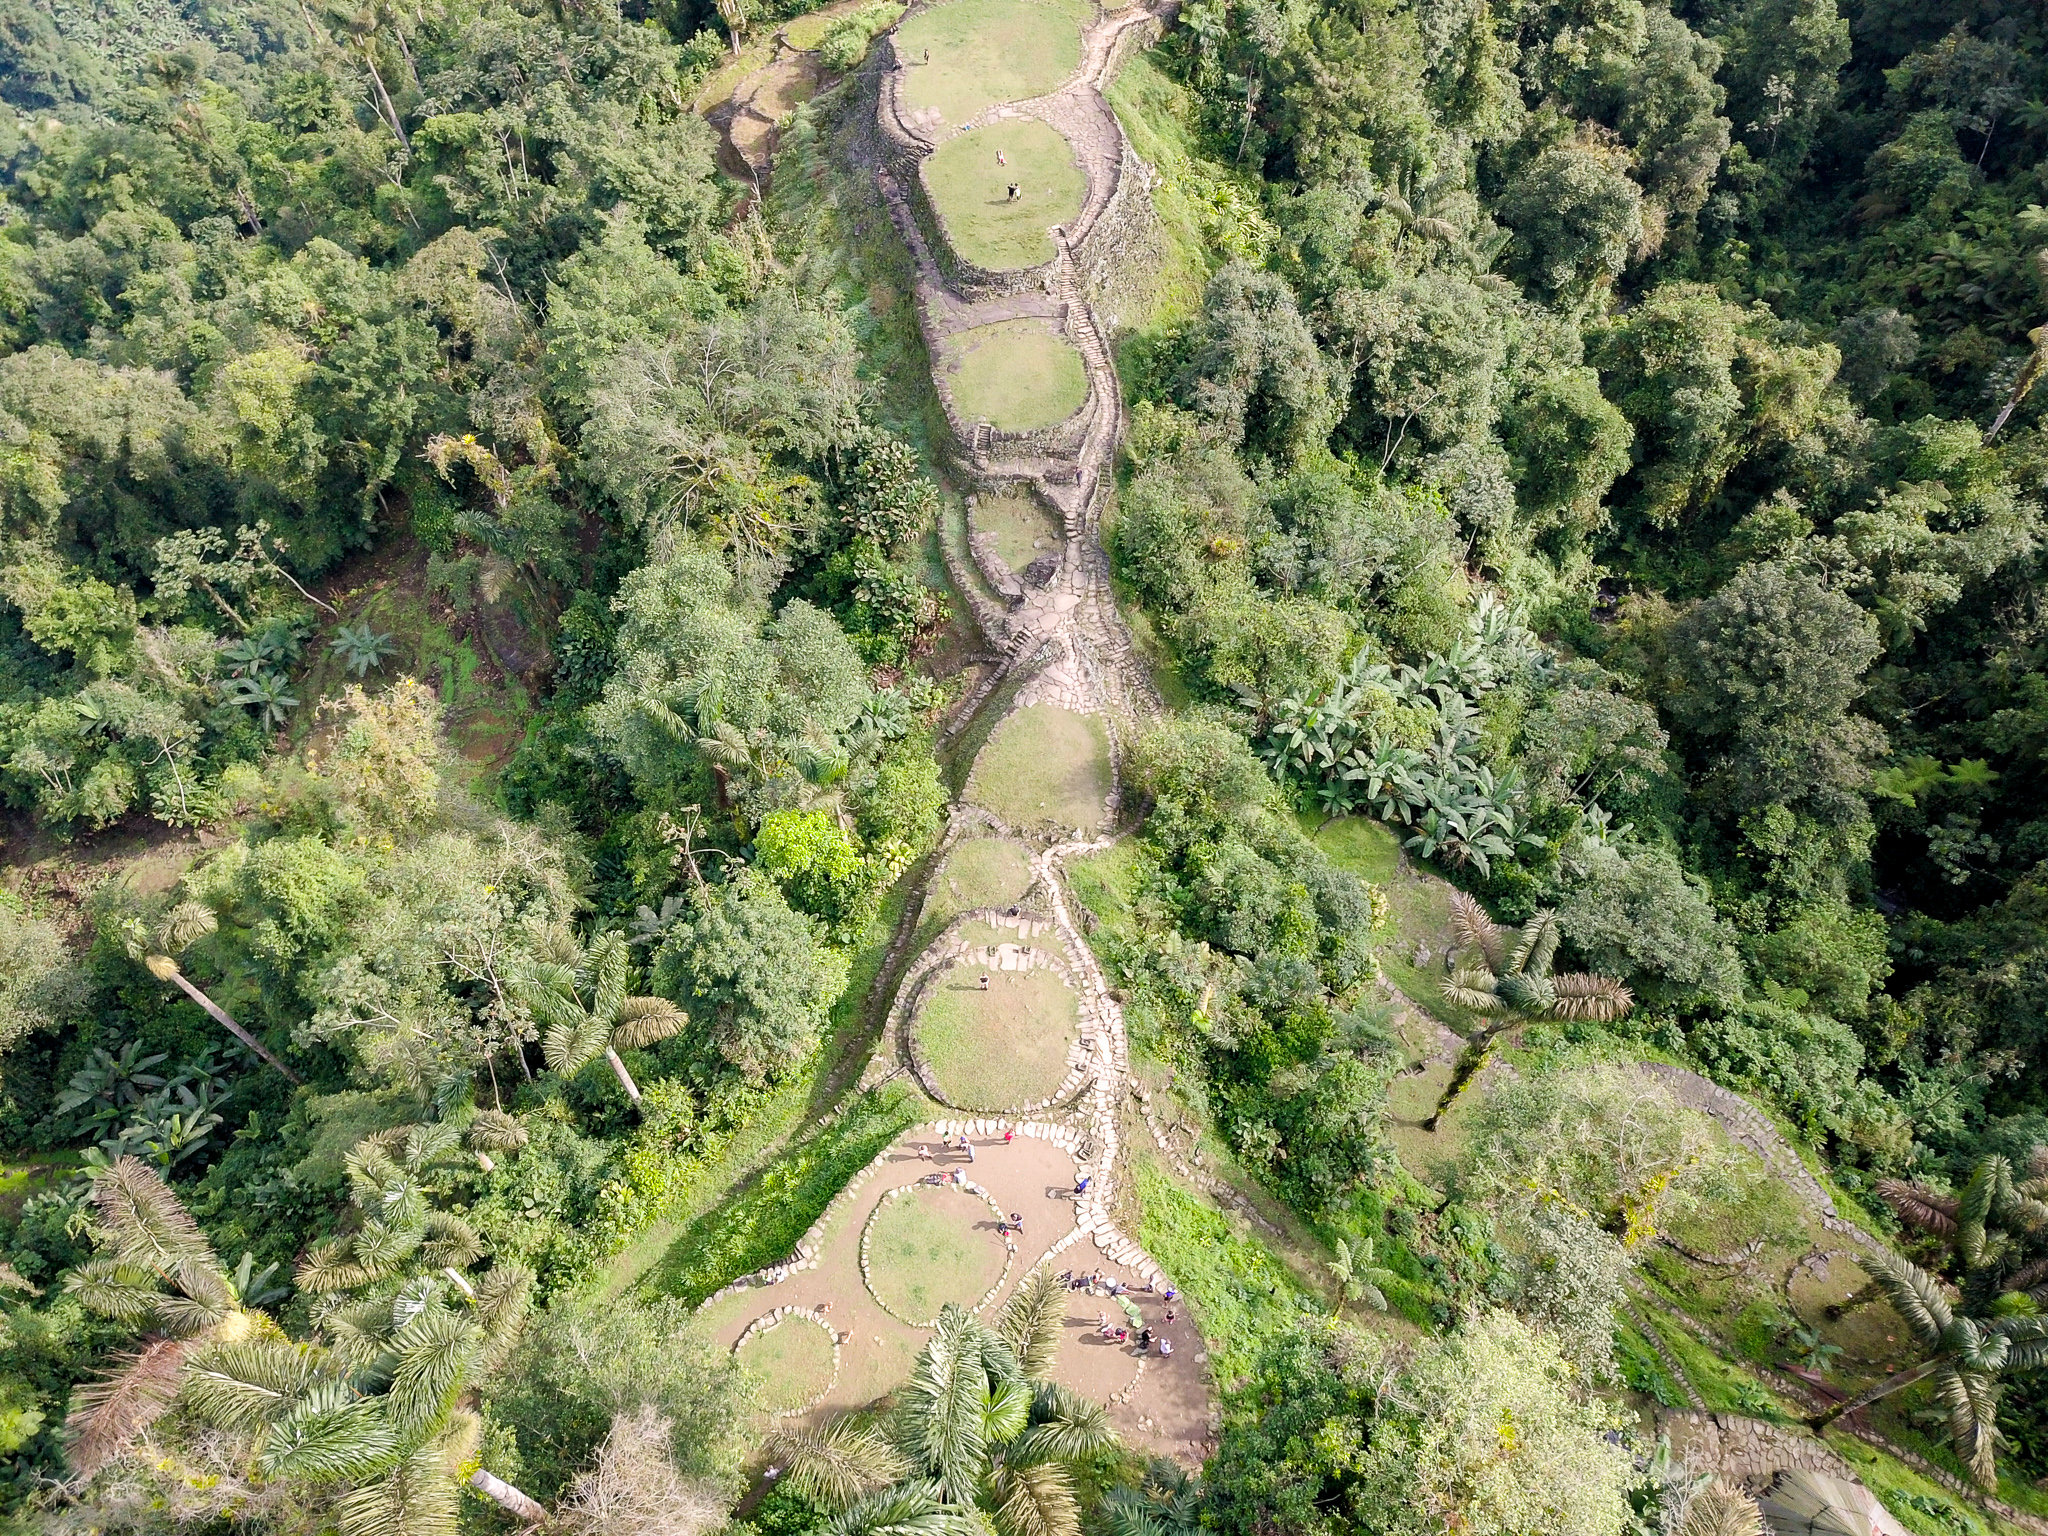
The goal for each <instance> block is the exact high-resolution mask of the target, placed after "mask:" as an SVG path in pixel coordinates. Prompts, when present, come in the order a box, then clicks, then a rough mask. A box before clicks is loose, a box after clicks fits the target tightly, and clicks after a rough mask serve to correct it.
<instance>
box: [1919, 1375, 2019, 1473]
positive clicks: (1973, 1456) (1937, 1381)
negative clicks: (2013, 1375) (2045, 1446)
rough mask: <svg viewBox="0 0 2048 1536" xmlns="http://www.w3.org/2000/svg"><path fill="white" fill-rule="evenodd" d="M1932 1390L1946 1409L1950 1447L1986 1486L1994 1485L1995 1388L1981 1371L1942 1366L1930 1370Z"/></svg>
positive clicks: (1989, 1378) (1996, 1438)
mask: <svg viewBox="0 0 2048 1536" xmlns="http://www.w3.org/2000/svg"><path fill="white" fill-rule="evenodd" d="M1934 1392H1935V1395H1936V1396H1937V1397H1939V1398H1940V1399H1941V1401H1942V1405H1943V1406H1944V1407H1945V1408H1947V1409H1948V1439H1949V1444H1950V1446H1951V1447H1952V1448H1953V1449H1954V1450H1955V1453H1956V1455H1958V1456H1960V1457H1961V1458H1962V1459H1963V1461H1964V1462H1965V1463H1966V1464H1967V1465H1968V1466H1969V1468H1970V1473H1971V1475H1972V1476H1973V1477H1975V1478H1976V1479H1977V1481H1978V1482H1979V1483H1981V1484H1982V1485H1983V1486H1984V1487H1986V1488H1993V1487H1996V1486H1997V1485H1998V1445H1999V1442H2000V1440H2001V1439H2003V1438H2004V1437H2003V1436H2001V1435H2000V1434H1999V1432H1998V1387H1997V1383H1996V1382H1995V1381H1994V1380H1993V1379H1992V1377H1990V1376H1989V1375H1987V1374H1985V1373H1983V1372H1981V1371H1959V1370H1956V1369H1955V1368H1954V1367H1952V1366H1944V1367H1942V1368H1941V1369H1940V1370H1938V1371H1936V1372H1935V1373H1934Z"/></svg>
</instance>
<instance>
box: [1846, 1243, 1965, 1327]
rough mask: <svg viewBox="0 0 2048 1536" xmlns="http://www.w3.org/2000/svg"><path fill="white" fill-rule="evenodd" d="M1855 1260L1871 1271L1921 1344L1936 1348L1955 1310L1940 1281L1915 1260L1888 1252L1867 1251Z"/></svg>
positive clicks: (1952, 1319)
mask: <svg viewBox="0 0 2048 1536" xmlns="http://www.w3.org/2000/svg"><path fill="white" fill-rule="evenodd" d="M1856 1262H1857V1263H1859V1264H1861V1265H1862V1266H1863V1268H1864V1269H1866V1270H1868V1271H1869V1272H1870V1278H1871V1279H1873V1280H1875V1281H1876V1282H1877V1284H1878V1288H1879V1289H1880V1290H1882V1291H1883V1292H1884V1295H1885V1300H1887V1301H1889V1302H1890V1303H1891V1304H1892V1310H1893V1311H1894V1312H1896V1313H1898V1314H1899V1317H1900V1319H1901V1321H1903V1322H1904V1323H1905V1325H1906V1326H1907V1327H1908V1328H1909V1329H1911V1330H1912V1333H1913V1337H1914V1339H1915V1340H1916V1341H1917V1342H1918V1343H1919V1344H1920V1346H1921V1347H1922V1348H1923V1349H1938V1348H1939V1347H1940V1346H1941V1340H1942V1335H1943V1334H1945V1333H1946V1332H1948V1330H1949V1328H1950V1327H1951V1326H1952V1325H1953V1324H1954V1322H1955V1310H1954V1309H1953V1308H1952V1307H1950V1305H1949V1301H1948V1297H1947V1296H1946V1295H1944V1294H1943V1293H1942V1289H1941V1282H1940V1281H1939V1280H1937V1279H1935V1278H1934V1276H1932V1275H1930V1274H1929V1273H1928V1272H1927V1271H1926V1270H1924V1269H1922V1268H1921V1267H1920V1266H1919V1265H1918V1264H1914V1263H1911V1262H1910V1261H1908V1260H1906V1259H1901V1258H1897V1257H1895V1256H1893V1255H1891V1254H1887V1253H1866V1254H1863V1255H1862V1256H1860V1257H1859V1258H1858V1259H1857V1261H1856Z"/></svg>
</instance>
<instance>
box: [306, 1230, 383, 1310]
mask: <svg viewBox="0 0 2048 1536" xmlns="http://www.w3.org/2000/svg"><path fill="white" fill-rule="evenodd" d="M371 1275H372V1271H371V1270H370V1268H369V1266H367V1265H365V1264H360V1263H358V1262H357V1261H356V1257H355V1245H354V1244H353V1243H351V1242H350V1241H349V1240H348V1239H346V1238H329V1239H327V1240H326V1241H325V1242H321V1243H315V1244H314V1245H313V1246H312V1247H311V1248H308V1249H307V1250H306V1253H305V1257H303V1258H302V1259H300V1260H299V1267H298V1269H297V1270H296V1271H294V1273H293V1276H292V1279H293V1280H294V1282H295V1283H296V1284H297V1285H298V1288H299V1289H300V1290H302V1291H305V1292H306V1293H307V1294H308V1295H312V1296H321V1295H325V1294H327V1293H329V1292H331V1291H346V1290H351V1289H353V1288H354V1287H356V1286H358V1285H362V1284H364V1283H365V1282H367V1281H368V1280H369V1279H370V1278H371Z"/></svg>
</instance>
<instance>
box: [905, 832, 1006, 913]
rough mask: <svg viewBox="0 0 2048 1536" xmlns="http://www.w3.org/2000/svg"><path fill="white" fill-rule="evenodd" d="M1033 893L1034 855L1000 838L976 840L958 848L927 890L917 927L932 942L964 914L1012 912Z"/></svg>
mask: <svg viewBox="0 0 2048 1536" xmlns="http://www.w3.org/2000/svg"><path fill="white" fill-rule="evenodd" d="M1029 889H1031V853H1030V850H1028V849H1027V848H1025V847H1024V845H1023V844H1021V843H1013V842H1010V841H1009V840H1008V839H1006V838H1000V837H973V838H968V839H967V840H965V841H964V842H960V843H957V844H955V845H954V847H953V850H952V851H951V852H950V853H948V854H947V855H946V858H945V862H944V863H942V864H941V865H940V866H939V867H938V869H937V871H936V872H935V873H934V874H933V875H932V878H931V882H930V884H928V885H927V886H926V887H925V897H924V912H923V914H922V921H921V922H920V924H919V928H920V931H922V932H923V933H924V934H925V935H926V936H927V937H930V936H934V935H936V934H937V933H938V931H939V930H940V929H941V928H943V927H945V926H946V924H948V923H950V922H951V921H953V919H954V918H956V917H958V916H959V915H960V914H961V913H962V912H972V911H975V910H976V909H977V908H982V907H1009V906H1014V905H1015V904H1016V903H1017V902H1019V901H1022V900H1023V899H1024V893H1025V892H1026V891H1028V890H1029Z"/></svg>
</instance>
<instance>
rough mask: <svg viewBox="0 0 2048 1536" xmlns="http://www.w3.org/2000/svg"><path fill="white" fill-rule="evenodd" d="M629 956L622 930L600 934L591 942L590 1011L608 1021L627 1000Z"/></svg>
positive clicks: (613, 1017) (614, 1017) (589, 961)
mask: <svg viewBox="0 0 2048 1536" xmlns="http://www.w3.org/2000/svg"><path fill="white" fill-rule="evenodd" d="M631 958H632V957H631V954H630V952H629V951H628V949H627V946H626V940H625V936H624V935H622V934H618V933H603V934H599V935H598V937H597V939H596V941H595V942H594V943H593V944H592V945H591V946H590V956H589V960H588V964H589V967H590V991H591V998H590V1012H591V1014H592V1016H593V1017H596V1018H598V1019H602V1020H603V1021H604V1022H605V1023H607V1024H609V1023H610V1022H612V1021H613V1020H614V1019H616V1018H617V1017H618V1016H619V1006H620V1005H621V1004H622V1003H624V1002H625V1000H626V978H627V975H628V974H629V967H630V962H631Z"/></svg>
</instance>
